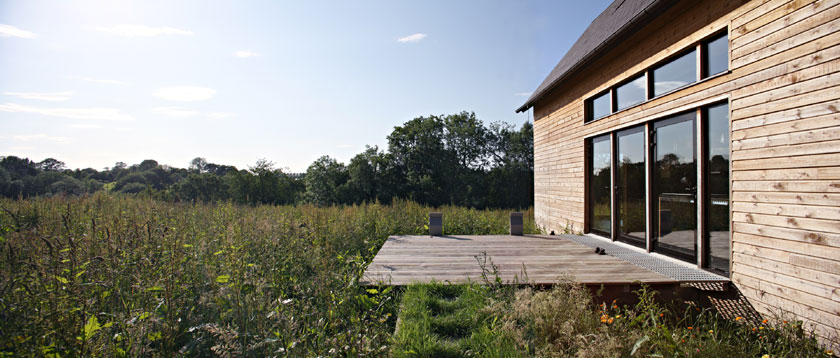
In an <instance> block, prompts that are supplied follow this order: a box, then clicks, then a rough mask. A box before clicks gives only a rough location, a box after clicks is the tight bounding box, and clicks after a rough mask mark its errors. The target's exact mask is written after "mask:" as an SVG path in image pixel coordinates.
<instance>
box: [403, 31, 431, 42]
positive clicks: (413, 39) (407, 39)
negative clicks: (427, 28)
mask: <svg viewBox="0 0 840 358" xmlns="http://www.w3.org/2000/svg"><path fill="white" fill-rule="evenodd" d="M424 38H426V34H419V33H418V34H413V35H408V36H406V37H400V38H399V39H397V42H401V43H407V42H417V41H420V40H422V39H424Z"/></svg>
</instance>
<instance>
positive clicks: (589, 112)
mask: <svg viewBox="0 0 840 358" xmlns="http://www.w3.org/2000/svg"><path fill="white" fill-rule="evenodd" d="M612 92H613V91H612V88H608V89H607V90H605V91H601V92H599V93H598V94H596V95H594V96H592V97H589V98H588V99H587V100H586V101H585V107H586V108H585V110H584V112H585V116H584V117H585V118H584V123H590V122H594V121H597V120H599V119H601V118H604V117H607V116H609V115H610V114H613V113H615V111H614V106H613V95H612ZM603 96H607V99H608V100H609V104H610V110H609V111H608V112H607V114H605V115H602V116H600V117H595V100H597V99H600V98H601V97H603Z"/></svg>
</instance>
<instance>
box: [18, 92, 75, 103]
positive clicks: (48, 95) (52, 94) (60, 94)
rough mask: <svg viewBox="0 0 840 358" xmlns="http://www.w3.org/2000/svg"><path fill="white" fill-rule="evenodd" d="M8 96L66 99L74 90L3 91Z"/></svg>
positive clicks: (51, 99) (52, 99)
mask: <svg viewBox="0 0 840 358" xmlns="http://www.w3.org/2000/svg"><path fill="white" fill-rule="evenodd" d="M3 94H5V95H7V96H15V97H18V98H23V99H37V100H41V101H66V100H68V99H70V97H71V96H73V92H71V91H64V92H3Z"/></svg>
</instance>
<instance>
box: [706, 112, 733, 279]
mask: <svg viewBox="0 0 840 358" xmlns="http://www.w3.org/2000/svg"><path fill="white" fill-rule="evenodd" d="M705 117H706V120H707V122H706V124H707V126H706V128H708V129H707V133H708V135H707V137H706V140H707V142H706V148H707V155H706V158H708V159H707V160H708V162H706V183H707V187H708V196H707V197H706V207H707V208H708V209H707V210H706V211H707V213H708V214H707V220H708V221H707V222H708V224H707V227H708V230H709V234H708V235H707V236H706V240H708V241H706V242H707V245H706V247H707V248H708V250H709V252H708V260H707V262H708V268H709V269H711V270H713V271H717V272H718V273H722V274H724V275H727V276H728V275H729V253H730V248H729V106H728V105H727V104H721V105H717V106H712V107H709V108H707V109H706V113H705Z"/></svg>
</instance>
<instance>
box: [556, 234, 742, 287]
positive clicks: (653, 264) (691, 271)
mask: <svg viewBox="0 0 840 358" xmlns="http://www.w3.org/2000/svg"><path fill="white" fill-rule="evenodd" d="M561 236H562V237H563V238H566V239H569V240H572V241H574V242H577V243H579V244H583V245H586V246H589V247H591V248H596V247H601V248H604V249H605V250H607V254H608V255H612V256H615V257H617V258H620V259H622V260H624V261H627V262H629V263H632V264H634V265H636V266H639V267H644V268H646V269H648V270H651V271H653V272H656V273H659V274H662V275H664V276H667V277H669V278H672V279H675V280H678V281H681V282H728V281H729V279H728V278H726V277H723V276H718V275H715V274H713V273H711V272H707V271H703V270H701V269H698V268H694V267H689V266H685V265H680V264H678V263H676V262H671V261H668V260H664V259H662V258H659V257H655V256H652V255H650V254H648V253H645V252H639V251H636V250H634V249H631V248H628V247H625V246H623V245H618V244H615V243H613V242H611V241H607V240H603V239H597V238H594V237H589V236H578V235H561Z"/></svg>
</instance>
